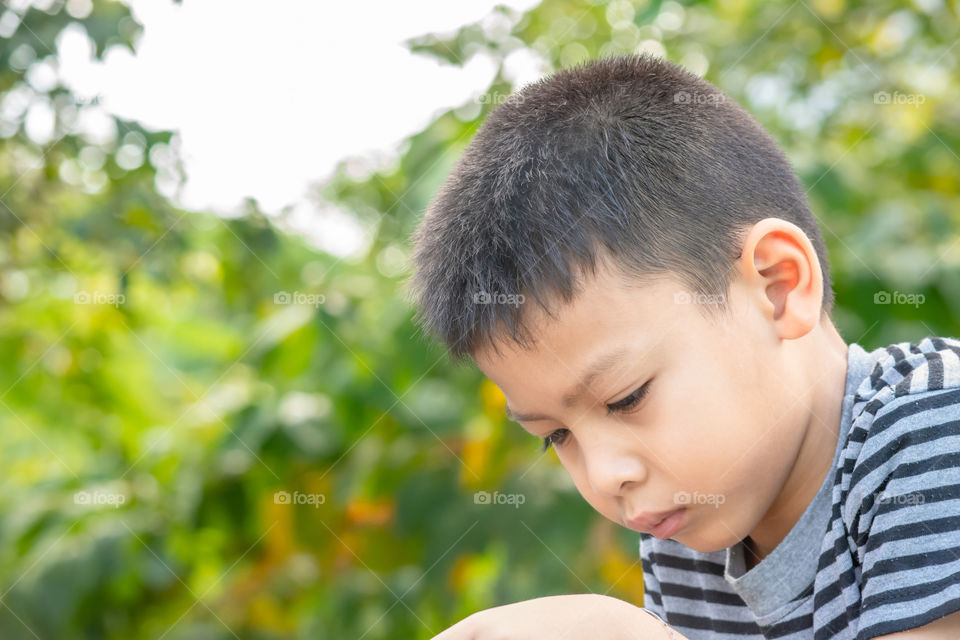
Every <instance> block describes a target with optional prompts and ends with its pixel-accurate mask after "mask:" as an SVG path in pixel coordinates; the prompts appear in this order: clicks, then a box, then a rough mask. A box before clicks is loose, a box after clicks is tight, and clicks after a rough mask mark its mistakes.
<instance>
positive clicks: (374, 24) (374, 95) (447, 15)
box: [57, 0, 539, 253]
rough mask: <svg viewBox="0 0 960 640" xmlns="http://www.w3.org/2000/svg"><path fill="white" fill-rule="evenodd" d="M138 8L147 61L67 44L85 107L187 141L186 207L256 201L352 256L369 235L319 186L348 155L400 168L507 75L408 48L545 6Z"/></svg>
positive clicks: (524, 69) (424, 1)
mask: <svg viewBox="0 0 960 640" xmlns="http://www.w3.org/2000/svg"><path fill="white" fill-rule="evenodd" d="M129 4H130V5H131V7H132V9H133V12H134V15H135V17H136V19H137V21H138V22H140V23H142V24H143V25H144V32H143V34H142V37H141V39H140V41H139V42H138V46H137V53H136V55H135V56H133V55H131V54H130V53H129V52H128V51H126V50H124V49H121V48H119V47H116V48H114V49H112V50H110V51H109V52H108V55H107V58H106V61H105V63H102V64H101V63H94V62H93V61H92V60H91V59H90V51H89V47H88V46H86V44H85V38H84V37H83V34H82V33H76V32H69V33H64V34H62V35H61V38H60V39H59V40H58V42H57V48H58V52H59V58H60V74H61V76H62V77H63V78H64V79H65V80H66V82H67V83H68V84H69V85H70V86H71V87H72V88H73V90H74V91H75V92H76V93H77V94H78V96H79V97H81V98H84V97H92V96H95V95H99V96H100V100H101V103H102V104H103V105H104V107H105V108H106V109H107V110H108V111H110V112H112V113H114V114H116V115H118V116H120V117H123V118H128V119H135V120H138V121H140V122H141V123H143V125H144V126H146V127H147V128H150V129H172V130H175V131H178V132H179V133H180V144H181V147H180V151H181V155H182V157H183V159H184V162H185V170H186V173H187V184H186V186H185V188H184V190H183V192H182V193H181V195H180V198H179V204H181V205H182V206H184V207H186V208H189V209H195V210H214V211H217V212H218V213H221V214H222V215H230V214H231V213H232V212H235V211H236V210H237V206H238V205H239V204H240V203H241V202H242V199H243V198H244V197H245V196H250V197H254V198H256V199H257V200H258V201H259V202H260V205H261V207H262V208H263V209H264V210H265V211H267V212H268V213H275V212H277V211H279V210H280V209H281V208H282V207H284V206H286V205H296V211H297V214H298V216H297V218H298V219H299V220H300V221H301V224H300V227H301V229H300V230H301V231H303V232H304V233H306V234H307V235H309V236H311V237H313V239H314V240H315V241H316V242H317V243H318V244H320V245H321V246H324V248H327V249H329V250H332V251H334V252H336V253H347V252H349V251H351V250H356V249H357V243H358V242H360V238H359V236H358V235H357V234H358V230H357V229H356V228H352V227H351V223H350V221H349V220H346V219H344V218H345V216H342V215H339V216H338V215H337V214H336V212H331V211H316V210H314V209H313V207H312V206H310V205H308V204H307V203H306V202H305V193H306V190H307V187H308V185H310V184H311V183H316V182H317V181H318V180H321V179H323V178H324V177H326V176H328V175H329V173H330V172H331V170H332V169H333V167H334V165H335V164H336V163H337V162H338V161H339V160H342V159H344V158H346V157H348V156H357V155H363V156H369V155H371V154H372V155H380V156H383V155H384V154H386V155H387V156H389V155H390V154H391V152H392V151H393V150H394V149H395V148H396V147H397V145H398V143H399V142H400V141H402V140H403V138H404V137H406V136H407V135H409V134H412V133H414V132H416V131H418V130H420V129H422V128H423V127H424V126H425V125H427V124H428V123H429V122H430V121H431V120H432V118H433V117H434V115H435V114H436V113H437V112H438V111H440V110H444V109H446V108H449V107H453V106H458V105H460V104H463V103H464V102H466V101H468V100H470V99H471V98H472V97H473V96H475V95H477V94H479V93H480V92H481V91H483V90H484V89H486V87H487V86H488V85H489V82H490V80H491V79H492V77H493V74H494V73H495V67H494V65H493V62H492V61H491V60H490V59H489V58H485V57H480V56H475V57H474V59H473V60H472V61H471V63H470V64H469V65H468V66H467V67H466V68H465V69H459V68H456V67H452V66H450V65H442V64H440V63H439V62H435V61H433V60H432V59H431V58H428V57H426V56H422V55H413V54H410V53H409V52H408V51H407V50H406V49H405V48H404V47H403V46H402V45H401V42H402V41H403V40H404V39H407V38H410V37H413V36H417V35H422V34H425V33H428V32H441V33H442V32H446V31H450V30H453V29H456V28H457V27H460V26H462V25H464V24H468V23H473V22H476V21H479V20H482V19H483V18H484V17H486V16H488V15H489V14H490V11H491V9H492V8H493V7H494V6H495V5H496V4H506V5H507V6H510V7H512V8H514V9H517V10H518V11H523V10H526V9H528V8H530V7H532V6H533V5H535V4H536V0H499V1H498V0H457V1H455V2H454V1H451V0H415V1H411V2H396V1H395V0H376V1H374V2H343V1H340V2H332V1H329V0H321V1H317V0H284V2H267V1H265V0H264V1H261V2H253V1H247V0H184V2H183V4H182V5H176V4H174V3H173V2H172V1H170V0H132V2H130V3H129ZM514 66H515V67H516V71H515V72H514V76H515V79H516V80H517V81H519V82H520V83H521V84H522V83H524V82H528V81H531V80H534V79H536V77H537V75H538V73H539V70H538V69H537V68H536V67H537V65H536V61H534V60H520V61H519V62H518V64H516V65H514ZM321 219H322V220H323V221H324V222H323V223H321V222H320V220H321ZM320 227H323V229H324V231H325V233H316V232H317V231H318V229H319V228H320ZM330 238H336V240H335V242H334V243H333V245H331V243H330Z"/></svg>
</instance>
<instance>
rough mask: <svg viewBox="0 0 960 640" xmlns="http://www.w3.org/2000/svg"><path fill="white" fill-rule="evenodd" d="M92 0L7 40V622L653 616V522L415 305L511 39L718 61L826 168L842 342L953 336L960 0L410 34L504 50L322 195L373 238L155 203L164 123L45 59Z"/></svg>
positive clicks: (586, 11)
mask: <svg viewBox="0 0 960 640" xmlns="http://www.w3.org/2000/svg"><path fill="white" fill-rule="evenodd" d="M923 6H933V5H932V3H929V4H928V3H923ZM72 22H77V20H76V19H74V18H72V17H71V16H69V15H68V14H67V13H66V12H65V11H64V10H63V9H62V8H61V5H60V4H59V3H53V5H52V6H51V8H49V9H48V10H46V11H44V10H40V9H36V8H30V9H28V10H27V11H26V13H25V14H24V15H23V16H22V21H21V23H20V25H19V27H18V28H17V29H16V30H15V31H14V32H13V34H12V35H11V36H9V37H7V38H5V39H0V62H2V64H0V101H2V102H0V104H3V105H4V110H3V114H4V116H3V117H4V121H3V122H2V123H0V125H2V126H3V132H4V136H3V137H2V138H0V146H2V153H0V206H2V213H0V356H2V358H3V361H4V363H5V366H4V367H2V368H0V464H2V466H3V469H4V471H5V472H4V473H3V475H2V480H0V482H2V483H3V486H2V490H0V603H2V605H3V606H2V607H0V637H3V638H11V639H18V638H44V639H45V638H58V639H70V638H91V639H92V638H159V637H163V638H169V639H171V640H174V639H178V638H193V637H198V638H199V637H202V638H230V637H243V638H301V637H302V638H348V637H357V638H359V637H364V638H370V639H374V638H391V637H412V638H429V637H431V635H433V634H434V633H437V632H438V631H439V630H440V629H442V628H444V627H446V626H449V625H450V624H451V623H452V622H454V621H455V620H457V619H459V618H461V617H463V616H465V615H467V614H469V613H471V612H473V611H475V610H477V609H480V608H486V607H489V606H493V605H498V604H503V603H506V602H512V601H516V600H521V599H526V598H532V597H537V596H542V595H548V594H554V593H569V592H583V591H588V590H590V591H597V592H601V593H610V594H611V595H615V596H617V597H621V598H623V599H626V600H628V601H632V602H635V603H637V604H640V602H641V598H642V596H641V593H642V590H641V577H640V567H639V563H638V558H637V550H636V545H637V540H636V537H635V536H634V535H631V534H630V533H629V532H627V531H624V530H618V529H616V528H615V527H614V526H613V525H612V524H611V523H609V522H606V521H605V520H603V519H602V518H601V517H600V516H599V515H597V514H595V513H593V512H592V510H591V509H590V508H589V506H588V505H586V503H585V502H584V501H583V500H582V499H581V498H580V497H579V496H578V495H577V494H576V492H575V490H574V489H573V488H572V485H571V483H570V481H569V479H568V478H567V477H566V475H565V473H564V472H563V470H562V469H561V468H560V467H559V465H558V463H557V462H556V460H555V459H554V458H553V456H552V454H547V455H544V456H538V455H537V454H536V453H535V451H536V446H537V444H538V443H536V442H534V441H531V439H530V438H529V436H525V435H523V434H522V433H521V431H520V429H518V428H517V427H515V426H510V425H508V424H507V423H506V421H505V419H504V418H503V416H502V397H501V396H500V395H499V393H498V391H497V390H496V388H495V387H493V386H492V385H490V384H489V383H484V382H483V381H482V377H481V376H480V375H479V373H478V372H476V371H474V370H471V369H469V368H464V367H459V368H457V367H453V366H451V365H450V363H449V361H448V360H447V359H446V358H445V356H444V355H443V353H442V351H441V350H440V349H439V348H438V346H437V345H433V344H430V343H428V342H426V341H424V340H423V339H422V337H421V336H420V335H419V333H418V331H417V330H416V329H415V328H414V326H413V325H412V323H411V316H412V310H411V309H410V308H409V306H408V305H407V304H406V302H405V296H404V288H403V279H404V278H405V277H406V275H407V274H408V266H407V262H408V255H409V246H408V240H407V239H408V236H409V234H410V232H411V231H412V229H413V228H414V226H415V225H416V222H417V220H418V217H419V215H420V213H421V212H422V211H423V210H424V208H425V207H426V205H427V203H428V202H429V199H430V197H431V195H432V194H433V193H434V191H435V190H436V188H437V187H438V186H439V185H440V183H441V181H442V180H443V177H444V176H445V175H446V173H447V171H448V170H449V168H450V166H451V165H452V163H453V162H454V161H455V159H456V158H457V156H458V154H459V153H460V152H461V151H462V149H463V148H464V147H465V146H466V144H467V143H468V142H469V140H470V137H471V135H472V134H473V133H474V132H475V131H476V129H477V127H478V126H479V125H480V123H481V122H482V121H483V118H484V117H485V116H486V115H487V114H488V113H489V111H490V109H491V108H492V107H493V106H494V105H495V104H496V102H497V100H498V99H500V96H505V95H507V94H509V92H510V91H511V90H512V89H513V88H514V87H513V86H512V84H511V81H510V73H509V64H506V63H505V62H504V61H505V60H507V59H508V58H509V56H511V55H513V54H515V53H517V52H528V53H532V54H533V55H536V56H538V58H539V59H540V60H542V62H543V69H542V70H543V71H544V72H547V71H550V70H553V69H557V68H560V67H563V66H567V65H570V64H574V63H576V62H578V61H580V60H583V59H585V58H592V57H596V56H602V55H609V54H613V53H623V52H630V51H635V50H638V49H640V50H657V49H658V48H662V50H663V51H665V53H666V55H667V57H668V58H669V59H671V60H675V61H678V62H681V63H683V64H686V65H688V66H689V67H691V68H693V69H694V70H695V71H696V70H699V71H700V72H703V71H705V72H706V73H705V75H706V78H707V79H708V80H710V81H711V82H713V83H715V84H717V85H718V86H719V87H720V88H721V89H723V90H724V91H725V92H727V93H728V94H729V95H730V96H731V97H733V98H735V99H736V100H738V101H740V102H741V103H742V104H744V105H745V106H746V107H747V108H748V109H749V110H750V111H751V112H752V113H754V114H755V115H756V116H757V117H758V118H759V119H760V120H761V122H762V123H763V124H764V125H765V126H766V127H768V129H769V130H770V131H771V132H772V133H773V134H774V136H775V137H776V138H777V139H778V140H779V141H780V142H781V143H782V144H783V146H784V147H785V148H786V149H787V151H788V153H789V155H790V157H791V159H792V160H793V162H794V163H795V166H796V167H797V169H798V171H799V172H800V174H801V176H802V179H803V181H804V183H805V184H806V185H807V186H808V188H809V195H810V199H811V202H812V204H813V207H814V210H815V211H816V212H817V214H818V216H819V218H820V220H821V223H822V226H823V229H824V233H825V236H826V241H827V245H828V247H829V251H830V259H831V263H832V265H833V269H834V276H835V280H836V283H837V284H836V292H837V298H838V309H837V312H836V318H837V321H838V323H839V325H840V329H841V331H842V333H843V334H844V336H845V338H846V339H847V340H848V341H856V342H859V343H861V344H863V345H865V346H877V345H881V344H886V343H888V342H894V341H898V340H903V339H908V338H909V339H914V338H919V337H922V336H923V335H927V334H934V335H957V334H958V333H960V331H958V323H957V312H958V309H960V286H958V284H957V283H960V277H958V269H960V249H958V248H957V247H956V246H955V245H956V243H957V237H958V236H957V233H958V231H957V230H958V227H960V219H958V213H957V212H958V211H960V206H958V205H960V196H958V186H960V185H958V178H957V176H958V175H960V172H958V164H960V158H958V157H957V155H956V151H955V150H956V149H957V148H960V140H958V138H957V127H956V123H957V117H958V110H957V109H958V107H957V105H958V104H960V100H958V91H957V80H956V77H955V75H954V74H952V73H950V70H952V69H954V68H956V64H957V55H960V49H956V48H954V49H950V46H951V45H952V44H953V38H954V35H955V33H956V27H957V24H956V22H957V21H956V14H955V9H954V8H951V7H949V6H947V5H938V6H936V7H934V8H932V9H930V10H929V12H928V13H924V11H922V10H921V9H920V3H918V5H917V6H915V7H913V8H903V7H901V6H900V5H899V4H897V3H893V2H884V1H881V2H871V3H856V4H852V5H850V6H845V5H844V3H843V2H842V1H836V0H834V1H828V0H822V1H817V2H812V3H810V4H809V5H808V4H804V3H791V2H780V1H778V2H758V1H747V0H739V1H735V0H730V1H726V2H721V3H718V4H710V3H698V2H685V3H677V2H639V1H638V2H636V3H631V2H628V1H626V0H615V1H614V2H609V3H605V2H597V3H589V2H582V1H575V0H544V2H543V3H542V4H541V5H539V6H538V7H536V8H535V9H533V10H531V11H529V12H527V13H526V14H524V15H516V14H514V13H513V12H512V11H510V10H508V9H498V10H497V11H496V12H495V13H494V14H493V16H492V17H491V18H489V19H487V20H485V21H483V23H482V24H478V25H468V26H466V27H464V28H462V29H460V30H459V31H457V32H456V33H454V34H448V35H439V36H437V35H430V36H424V37H422V38H417V39H415V40H414V41H412V42H411V43H410V46H411V48H412V49H413V50H415V51H418V52H421V53H423V54H426V55H433V56H436V57H438V58H440V59H442V60H443V61H445V62H447V63H451V64H458V65H460V64H464V63H465V62H466V61H467V60H469V59H470V58H471V57H472V56H474V55H477V54H478V53H479V52H485V53H487V54H489V55H491V56H493V58H494V59H495V60H497V61H498V63H499V64H500V71H499V73H498V74H497V76H496V78H495V80H494V82H493V83H492V85H491V87H489V89H488V91H487V92H486V93H485V94H484V96H481V97H479V98H478V99H477V100H474V101H472V102H469V103H467V104H464V105H459V106H458V107H457V108H456V109H452V110H450V111H448V112H446V113H443V114H441V115H440V116H438V117H437V118H436V119H435V120H434V121H433V122H432V123H431V124H430V125H429V126H428V127H426V128H425V129H424V130H423V131H422V132H420V133H418V134H416V135H414V136H412V137H411V138H410V139H409V141H408V142H407V144H406V145H405V148H404V152H403V154H402V156H401V157H400V159H399V160H398V162H396V163H395V164H394V165H392V166H390V167H387V168H383V169H379V170H376V171H373V172H371V173H370V174H369V175H368V176H367V177H365V178H363V179H360V180H355V179H351V178H350V177H349V176H348V174H347V172H346V168H345V167H341V168H340V169H339V170H338V171H337V172H336V173H335V175H333V176H332V177H331V178H330V179H329V180H328V181H327V183H326V185H325V187H324V189H323V190H322V195H323V197H324V198H326V199H327V200H328V201H330V202H332V203H335V204H337V205H338V206H339V207H341V208H342V209H344V210H346V211H349V212H350V213H351V214H352V215H354V216H356V217H357V218H358V219H360V220H363V221H364V222H365V223H366V224H368V225H369V226H370V227H371V228H372V229H373V240H372V242H371V244H370V249H369V251H368V252H367V253H366V254H365V255H364V256H361V257H360V258H357V259H339V258H336V257H335V256H331V255H328V254H325V253H323V252H320V251H318V250H316V249H313V248H311V247H310V246H309V245H307V244H306V243H305V242H304V241H303V240H302V239H300V238H298V237H294V236H291V235H289V234H287V233H284V232H282V231H279V230H278V229H277V228H276V226H275V225H274V224H273V222H272V220H271V219H269V218H268V217H267V216H265V215H264V214H263V213H262V212H260V211H259V209H258V206H257V204H256V202H252V201H251V202H249V203H248V204H249V206H248V210H247V212H246V214H245V215H243V216H242V217H240V218H237V219H231V220H226V219H221V218H218V217H216V216H213V215H210V214H207V213H202V212H186V211H180V210H178V209H176V208H175V207H174V206H172V205H171V204H170V202H169V201H168V200H167V199H166V198H165V197H164V196H163V195H161V194H162V193H163V192H165V189H168V188H169V186H170V185H171V184H172V185H175V184H176V183H177V181H178V180H179V175H180V170H179V167H178V161H177V158H176V147H175V144H174V140H173V138H172V136H171V134H170V133H166V132H160V133H156V132H150V131H147V130H145V129H143V128H142V127H140V126H139V125H138V124H137V123H135V122H125V121H122V120H118V119H115V118H113V119H112V122H113V127H114V128H115V130H116V132H115V135H113V136H112V137H111V139H110V140H106V141H103V140H99V141H98V140H91V139H89V137H87V136H85V135H83V134H82V133H79V132H78V131H77V130H76V128H75V127H74V123H75V122H76V121H77V118H78V117H80V116H81V115H82V114H83V113H84V112H85V111H87V110H96V109H98V108H99V107H98V105H97V104H96V102H92V103H91V102H88V103H83V102H80V101H78V100H76V99H75V98H74V97H73V96H71V95H70V92H69V91H67V90H66V89H64V88H63V87H56V88H53V89H51V90H50V91H38V90H36V89H34V88H33V87H32V86H31V85H30V84H29V82H28V80H27V77H28V72H29V69H30V68H31V66H32V65H35V64H40V63H42V62H43V61H44V60H45V59H47V58H49V57H53V59H54V60H55V54H54V50H53V49H52V43H53V42H54V41H55V38H56V36H57V34H58V33H60V31H61V30H62V29H63V28H65V27H66V26H67V25H68V24H70V23H72ZM79 22H81V23H82V25H83V26H84V28H85V30H86V32H87V34H88V35H89V37H90V38H91V40H92V41H93V42H94V44H95V51H96V54H97V55H98V56H102V55H103V54H104V52H105V51H106V50H107V48H108V47H110V46H114V45H118V46H128V47H133V46H134V43H135V41H136V37H137V34H138V32H139V30H140V27H139V25H137V24H136V23H135V21H134V20H133V19H132V17H131V16H130V15H129V12H128V10H127V9H126V8H125V7H124V6H123V5H121V4H117V3H114V2H107V1H104V0H97V2H95V3H94V9H93V11H92V13H91V14H90V15H89V16H87V17H86V18H83V19H81V20H79ZM25 47H26V48H25ZM31 52H32V53H31ZM878 91H886V92H888V93H889V94H891V95H893V96H897V95H907V96H923V98H924V99H923V102H922V103H920V104H917V100H914V101H913V102H912V103H911V102H902V101H901V102H897V101H896V100H897V99H896V97H895V98H894V101H893V102H892V103H891V104H882V103H877V102H875V100H874V94H875V93H876V92H878ZM18 96H19V97H18ZM15 98H16V99H15ZM23 99H25V100H26V103H27V104H32V103H35V102H42V103H44V104H49V105H51V107H52V108H54V109H55V112H56V114H57V131H56V135H55V136H54V138H53V140H52V141H47V142H42V143H38V142H37V141H35V140H32V139H31V138H30V137H29V136H28V135H27V134H26V131H25V128H24V117H25V109H26V107H22V108H20V109H17V108H16V107H15V105H16V104H22V103H23ZM236 135H237V137H238V138H241V137H242V136H243V132H242V131H237V133H236ZM125 145H128V146H129V145H132V146H134V147H138V148H139V150H140V155H141V156H142V157H143V162H142V163H140V164H137V163H136V162H131V161H130V159H129V157H126V156H124V154H127V155H129V153H130V149H129V148H127V149H126V150H124V146H125ZM134 155H136V154H134ZM878 291H890V292H893V291H899V292H908V293H911V294H923V296H925V302H924V303H923V304H920V305H917V306H913V305H905V304H890V305H878V304H875V301H874V296H875V294H876V293H877V292H878ZM321 296H322V297H321ZM476 491H490V492H492V491H500V492H501V493H507V494H513V493H516V494H522V495H523V496H525V502H524V504H523V505H522V507H520V508H514V507H512V506H509V505H483V504H476V503H475V501H474V492H476ZM277 492H280V493H277ZM287 495H289V496H290V498H291V501H290V502H285V501H284V497H285V496H287ZM318 496H321V497H322V498H320V497H318ZM301 499H302V500H312V501H313V502H312V503H311V502H309V501H306V502H304V501H301V502H297V500H301ZM321 499H322V503H319V502H320V500H321Z"/></svg>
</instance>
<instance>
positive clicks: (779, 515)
mask: <svg viewBox="0 0 960 640" xmlns="http://www.w3.org/2000/svg"><path fill="white" fill-rule="evenodd" d="M798 347H799V349H802V350H803V351H804V352H805V353H807V354H812V357H809V358H807V359H806V360H805V361H806V363H807V365H808V366H807V367H806V369H805V370H806V371H808V372H809V375H808V377H807V379H808V384H809V385H810V386H809V388H811V389H813V390H814V393H813V396H812V400H811V405H810V412H809V414H808V416H807V419H806V422H805V423H804V424H803V425H802V429H803V432H804V434H803V438H802V441H801V444H800V448H799V451H798V453H797V456H796V458H795V460H794V463H793V466H792V468H791V471H790V474H789V475H788V476H787V480H786V482H785V483H784V485H783V488H782V490H781V491H780V493H779V495H778V496H777V497H776V498H775V499H774V501H773V503H772V504H771V505H770V508H769V509H768V510H767V513H766V514H764V516H763V518H762V519H761V520H760V522H759V523H758V524H757V526H756V527H755V528H754V529H753V531H751V532H750V535H749V536H748V537H747V538H746V539H745V540H744V549H745V551H746V554H745V555H746V556H747V558H746V562H747V569H748V570H749V569H750V568H751V567H752V566H755V565H756V564H757V563H758V562H760V560H762V559H763V558H765V557H766V556H767V555H769V554H770V552H771V551H773V550H774V549H775V548H776V546H777V545H778V544H780V542H781V541H783V539H784V538H785V537H786V536H787V534H788V533H789V532H790V529H792V528H793V526H794V525H795V524H796V523H797V521H798V520H799V519H800V516H801V515H803V512H804V511H805V510H806V508H807V506H808V505H809V504H810V502H811V501H812V500H813V498H814V496H816V495H817V491H818V490H819V489H820V485H821V484H823V481H824V479H825V478H826V477H827V474H828V473H829V471H830V466H831V464H832V462H833V454H834V452H835V451H836V446H837V438H838V437H839V429H840V419H841V412H842V409H843V394H844V390H845V387H846V378H847V348H848V346H847V344H846V343H845V342H844V340H843V338H842V337H841V336H840V334H839V333H837V330H836V328H835V327H834V326H833V323H832V322H831V321H830V320H829V319H827V320H826V321H825V322H823V323H821V324H820V326H819V327H818V331H817V334H816V339H815V341H814V344H812V345H809V344H804V345H798Z"/></svg>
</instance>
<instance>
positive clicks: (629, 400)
mask: <svg viewBox="0 0 960 640" xmlns="http://www.w3.org/2000/svg"><path fill="white" fill-rule="evenodd" d="M650 382H652V380H649V381H647V382H646V383H645V384H644V385H643V386H641V387H640V388H639V389H637V390H636V391H634V392H633V393H631V394H630V395H628V396H627V397H626V398H624V399H623V400H618V401H617V402H614V403H613V404H608V405H607V415H608V416H609V415H613V414H615V413H616V414H620V415H623V414H627V413H629V412H630V411H631V410H632V409H633V408H634V407H636V406H637V405H638V404H640V401H641V400H643V399H644V398H645V397H646V396H647V392H648V391H649V390H650ZM569 435H570V430H569V429H557V430H556V431H553V432H552V433H550V434H549V435H547V436H545V437H544V438H543V444H542V445H541V446H540V451H541V452H545V451H546V450H547V449H549V448H550V447H559V446H561V445H563V443H564V442H566V440H567V436H569Z"/></svg>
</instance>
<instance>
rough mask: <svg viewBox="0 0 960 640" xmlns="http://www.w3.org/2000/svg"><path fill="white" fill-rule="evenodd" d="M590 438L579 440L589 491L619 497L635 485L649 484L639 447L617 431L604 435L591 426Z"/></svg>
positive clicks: (604, 433) (588, 429)
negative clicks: (646, 481) (638, 451)
mask: <svg viewBox="0 0 960 640" xmlns="http://www.w3.org/2000/svg"><path fill="white" fill-rule="evenodd" d="M584 431H585V432H586V433H588V434H589V435H588V436H586V437H581V438H579V441H580V455H582V456H583V464H584V467H585V470H586V475H587V480H588V481H589V482H590V487H591V488H592V489H593V491H594V492H596V493H598V494H604V495H609V496H620V495H623V494H624V492H625V491H626V490H627V489H629V488H630V487H631V486H632V485H634V484H641V483H643V482H644V480H646V476H647V468H646V465H645V464H644V463H643V461H642V460H641V459H640V458H639V457H638V456H637V452H636V450H637V447H636V446H635V445H636V444H637V443H635V442H634V443H631V442H629V441H628V440H625V439H624V437H623V434H618V433H616V432H615V430H607V431H604V429H603V428H602V427H600V425H596V424H593V425H589V426H587V428H586V429H585V430H584Z"/></svg>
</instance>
